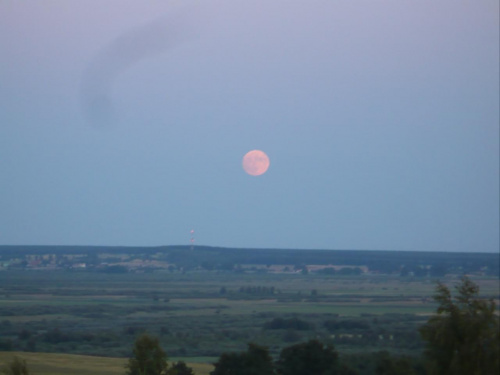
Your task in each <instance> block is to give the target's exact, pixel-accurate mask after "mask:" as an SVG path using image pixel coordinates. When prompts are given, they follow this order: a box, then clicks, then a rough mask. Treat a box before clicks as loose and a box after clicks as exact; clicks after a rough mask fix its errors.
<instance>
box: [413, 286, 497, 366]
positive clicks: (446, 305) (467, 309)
mask: <svg viewBox="0 0 500 375" xmlns="http://www.w3.org/2000/svg"><path fill="white" fill-rule="evenodd" d="M456 290H457V294H456V295H455V296H452V294H451V292H450V290H449V289H448V287H446V285H444V284H442V283H438V284H437V286H436V294H435V296H434V299H435V300H436V301H437V302H438V303H439V307H438V309H437V314H436V315H434V316H433V317H431V318H430V319H429V320H428V322H427V323H426V324H425V325H424V326H423V327H421V328H420V334H421V336H422V338H423V339H424V340H425V341H426V343H427V348H426V351H425V356H426V358H427V360H428V366H429V368H428V369H429V374H430V375H434V374H439V375H451V374H453V375H462V374H463V375H489V374H499V373H500V365H499V363H500V362H499V356H498V353H499V349H500V347H499V342H500V332H499V317H498V315H496V314H495V304H494V302H493V300H489V301H487V300H484V299H481V298H480V297H479V286H478V285H477V284H475V283H474V282H472V281H471V280H470V279H469V278H468V277H465V276H464V277H463V278H462V279H461V281H460V283H459V284H458V285H457V286H456Z"/></svg>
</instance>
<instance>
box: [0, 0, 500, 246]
mask: <svg viewBox="0 0 500 375" xmlns="http://www.w3.org/2000/svg"><path fill="white" fill-rule="evenodd" d="M252 149H261V150H263V151H265V152H266V153H267V154H268V155H269V158H270V160H271V166H270V168H269V170H268V172H267V173H266V174H264V175H262V176H259V177H253V176H249V175H247V174H245V173H244V171H243V169H242V167H241V161H242V157H243V155H244V154H245V153H246V152H248V151H250V150H252ZM0 178H1V180H0V244H68V245H69V244H75V245H147V246H149V245H173V244H188V243H189V238H190V233H189V231H190V230H191V229H194V230H195V237H196V243H197V244H202V245H213V246H231V247H260V248H316V249H388V250H425V251H471V252H475V251H477V252H479V251H481V252H483V251H487V252H496V251H499V227H500V223H499V3H498V1H497V0H475V1H465V0H464V1H460V0H453V1H450V0H441V1H434V0H432V1H430V0H419V1H401V0H394V1H373V0H369V1H368V0H358V1H351V0H344V1H337V0H312V1H269V0H267V1H260V0H252V1H198V2H195V1H192V2H186V1H180V0H179V1H164V0H162V1H135V0H133V1H132V0H120V1H112V0H108V1H100V0H99V1H96V0H86V1H71V0H51V1H49V0H45V1H14V0H2V1H0Z"/></svg>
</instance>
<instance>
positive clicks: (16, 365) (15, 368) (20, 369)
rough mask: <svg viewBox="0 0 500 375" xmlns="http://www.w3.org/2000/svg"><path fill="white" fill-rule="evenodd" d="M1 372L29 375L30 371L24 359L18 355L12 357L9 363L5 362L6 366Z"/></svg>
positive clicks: (13, 374)
mask: <svg viewBox="0 0 500 375" xmlns="http://www.w3.org/2000/svg"><path fill="white" fill-rule="evenodd" d="M1 374H5V375H30V371H29V369H28V365H27V364H26V360H24V359H21V358H19V357H14V358H12V360H11V361H10V362H9V363H7V365H6V366H4V367H3V368H2V370H1Z"/></svg>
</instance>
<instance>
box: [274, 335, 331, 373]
mask: <svg viewBox="0 0 500 375" xmlns="http://www.w3.org/2000/svg"><path fill="white" fill-rule="evenodd" d="M277 368H278V373H279V374H282V375H305V374H314V375H333V374H338V373H339V367H338V354H337V352H336V351H335V350H334V348H333V347H332V346H329V345H324V344H323V343H321V342H319V341H318V340H310V341H308V342H306V343H302V344H297V345H292V346H289V347H287V348H285V349H283V350H282V351H281V353H280V356H279V360H278V362H277Z"/></svg>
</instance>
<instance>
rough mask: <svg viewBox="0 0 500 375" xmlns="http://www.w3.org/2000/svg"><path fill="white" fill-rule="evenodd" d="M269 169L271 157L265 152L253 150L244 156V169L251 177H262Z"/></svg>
mask: <svg viewBox="0 0 500 375" xmlns="http://www.w3.org/2000/svg"><path fill="white" fill-rule="evenodd" d="M268 168H269V157H268V156H267V155H266V153H265V152H264V151H261V150H252V151H249V152H247V153H246V154H245V156H243V169H244V170H245V172H247V173H248V174H249V175H251V176H260V175H261V174H264V173H266V171H267V169H268Z"/></svg>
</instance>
